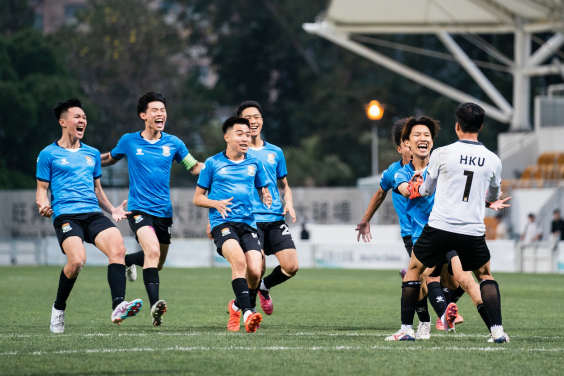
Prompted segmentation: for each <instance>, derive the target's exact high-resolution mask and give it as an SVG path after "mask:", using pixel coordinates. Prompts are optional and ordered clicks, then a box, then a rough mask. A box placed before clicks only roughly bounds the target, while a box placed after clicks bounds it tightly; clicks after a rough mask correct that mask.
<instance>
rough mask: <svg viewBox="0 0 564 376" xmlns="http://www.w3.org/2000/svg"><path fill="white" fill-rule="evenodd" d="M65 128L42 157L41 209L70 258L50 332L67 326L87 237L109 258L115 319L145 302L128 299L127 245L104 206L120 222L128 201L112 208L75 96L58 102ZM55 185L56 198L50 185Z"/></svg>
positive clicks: (38, 195) (57, 114) (38, 197)
mask: <svg viewBox="0 0 564 376" xmlns="http://www.w3.org/2000/svg"><path fill="white" fill-rule="evenodd" d="M53 112H54V114H55V118H56V119H57V121H58V122H59V124H60V125H61V127H62V132H63V134H62V137H61V138H60V139H59V140H58V141H55V142H54V143H52V144H51V145H49V146H47V147H46V148H45V149H43V150H42V151H41V153H40V154H39V158H37V193H36V201H37V206H38V207H39V214H41V215H42V216H43V217H47V218H50V217H53V227H54V228H55V233H56V234H57V239H58V241H59V245H60V247H61V250H62V251H63V253H64V254H65V255H66V256H67V263H66V265H65V267H64V268H63V270H62V272H61V276H60V277H59V289H58V290H57V299H56V300H55V304H53V308H52V310H51V331H52V332H53V333H63V332H64V331H65V309H66V302H67V299H68V297H69V295H70V293H71V291H72V288H73V286H74V283H75V282H76V278H77V277H78V274H79V273H80V271H81V270H82V267H83V266H84V264H85V263H86V250H85V249H84V244H83V242H84V241H86V242H87V243H90V244H94V245H95V246H96V247H98V249H100V250H101V251H102V252H104V254H105V255H106V256H108V259H109V265H108V283H109V285H110V291H111V294H112V309H113V312H112V315H111V319H112V322H114V323H117V324H118V325H119V324H120V323H121V322H122V321H123V320H125V319H126V318H128V317H130V316H135V315H136V314H137V313H138V312H139V310H140V309H141V307H142V305H143V302H142V301H141V300H140V299H136V300H134V301H132V302H126V301H125V300H124V298H125V265H124V264H125V262H124V256H125V246H124V245H123V238H122V236H121V233H120V232H119V230H118V229H117V227H116V226H115V225H114V224H113V223H112V221H111V220H110V219H109V218H107V217H106V216H104V215H103V214H102V211H101V210H100V207H101V208H102V209H104V210H105V211H106V212H108V213H110V214H111V215H112V218H113V219H114V220H115V221H116V222H117V221H119V220H122V219H125V218H126V214H127V213H126V212H125V211H124V210H123V207H124V205H125V204H126V202H127V201H124V202H123V203H122V204H121V205H120V206H118V207H115V208H114V207H113V206H112V204H111V203H110V201H109V200H108V198H107V197H106V195H105V193H104V191H103V190H102V186H101V184H100V177H101V176H102V169H101V166H100V152H99V151H98V150H97V149H94V148H93V147H90V146H88V145H85V144H83V143H81V142H80V140H81V139H82V137H83V136H84V131H85V129H86V123H87V121H86V114H85V113H84V111H83V110H82V104H81V103H80V101H79V100H78V99H76V98H72V99H69V100H67V101H65V102H58V103H57V105H56V106H55V107H54V108H53ZM49 188H50V189H51V202H49V198H48V196H47V190H48V189H49Z"/></svg>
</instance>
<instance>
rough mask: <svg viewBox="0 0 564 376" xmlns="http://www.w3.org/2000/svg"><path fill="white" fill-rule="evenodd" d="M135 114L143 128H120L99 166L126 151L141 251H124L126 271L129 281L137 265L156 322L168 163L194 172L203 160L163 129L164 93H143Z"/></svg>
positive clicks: (165, 239)
mask: <svg viewBox="0 0 564 376" xmlns="http://www.w3.org/2000/svg"><path fill="white" fill-rule="evenodd" d="M137 115H138V116H139V117H140V118H141V120H143V122H144V124H145V129H144V130H143V131H140V132H135V133H128V134H125V135H124V136H123V137H122V138H121V139H120V140H119V142H118V144H117V146H116V147H115V148H114V149H113V150H112V151H111V152H110V153H105V154H104V155H102V167H106V166H111V165H113V164H115V163H117V162H118V161H119V160H120V159H122V158H123V157H127V164H128V167H129V204H128V209H129V210H130V211H131V213H130V214H128V215H127V219H128V221H129V227H130V228H131V230H132V231H133V233H134V234H135V239H137V241H138V242H139V244H140V245H141V248H142V249H143V251H140V252H136V253H133V254H128V255H126V256H125V265H126V266H127V269H126V273H127V277H128V279H129V280H130V281H132V282H133V281H135V279H136V278H137V270H136V267H135V265H139V266H142V267H143V282H144V283H145V289H146V290H147V295H148V296H149V301H150V304H151V317H152V320H153V325H154V326H160V325H161V324H162V315H163V314H164V313H165V312H166V310H167V305H166V302H165V301H164V300H161V299H160V297H159V270H161V269H162V268H163V264H164V262H165V260H166V256H167V254H168V248H169V246H170V237H171V228H172V204H171V201H170V186H169V183H170V169H171V167H172V162H173V161H176V162H178V163H181V164H182V165H183V166H184V167H185V168H186V169H187V170H188V171H190V173H192V174H193V175H197V174H199V173H200V169H201V167H202V166H203V163H201V162H198V161H196V159H194V157H192V155H191V154H190V153H189V152H188V149H187V148H186V145H184V142H182V141H181V140H180V139H179V138H178V137H176V136H173V135H170V134H168V133H165V132H163V130H164V127H165V123H166V120H167V112H166V99H165V97H164V95H162V94H161V93H156V92H154V91H151V92H149V93H147V94H145V95H143V96H142V97H141V98H139V101H138V103H137Z"/></svg>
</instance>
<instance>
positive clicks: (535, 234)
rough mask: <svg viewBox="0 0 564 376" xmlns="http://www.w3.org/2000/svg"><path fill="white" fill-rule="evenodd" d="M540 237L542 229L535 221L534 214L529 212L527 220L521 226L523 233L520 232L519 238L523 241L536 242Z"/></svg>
mask: <svg viewBox="0 0 564 376" xmlns="http://www.w3.org/2000/svg"><path fill="white" fill-rule="evenodd" d="M541 237H542V230H541V229H540V227H539V226H538V224H537V222H535V215H534V214H533V213H531V214H529V220H528V222H527V224H525V227H524V228H523V233H522V234H521V240H522V241H523V242H525V243H532V242H537V241H539V240H540V238H541Z"/></svg>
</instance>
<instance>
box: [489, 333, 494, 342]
mask: <svg viewBox="0 0 564 376" xmlns="http://www.w3.org/2000/svg"><path fill="white" fill-rule="evenodd" d="M488 337H490V338H488V342H493V338H492V334H491V333H490V335H489V336H488Z"/></svg>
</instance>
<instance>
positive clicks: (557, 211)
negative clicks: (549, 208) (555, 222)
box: [552, 209, 560, 214]
mask: <svg viewBox="0 0 564 376" xmlns="http://www.w3.org/2000/svg"><path fill="white" fill-rule="evenodd" d="M556 213H558V214H560V209H554V211H553V212H552V214H556Z"/></svg>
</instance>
